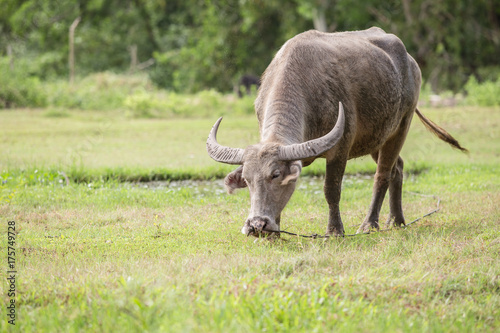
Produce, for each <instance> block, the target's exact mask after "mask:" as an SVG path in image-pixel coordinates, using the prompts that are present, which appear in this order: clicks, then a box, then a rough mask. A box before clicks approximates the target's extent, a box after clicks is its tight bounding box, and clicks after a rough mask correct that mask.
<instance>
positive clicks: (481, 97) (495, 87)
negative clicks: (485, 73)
mask: <svg viewBox="0 0 500 333" xmlns="http://www.w3.org/2000/svg"><path fill="white" fill-rule="evenodd" d="M464 89H465V91H466V92H467V98H466V102H467V104H469V105H478V106H500V76H499V77H498V79H497V80H496V81H485V82H482V83H479V82H478V81H477V79H476V78H475V77H474V76H471V77H470V78H469V81H467V84H466V85H465V87H464Z"/></svg>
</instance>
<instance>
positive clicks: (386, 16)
mask: <svg viewBox="0 0 500 333" xmlns="http://www.w3.org/2000/svg"><path fill="white" fill-rule="evenodd" d="M0 8H1V11H0V46H1V47H0V57H2V61H3V62H2V64H3V65H2V67H1V68H0V69H1V70H2V72H4V73H2V76H5V74H6V73H5V72H6V71H7V68H10V70H11V71H15V70H16V69H17V70H18V71H19V70H20V71H22V72H23V73H26V74H27V75H28V76H29V77H31V78H32V77H36V78H38V79H40V80H42V81H47V80H53V79H57V78H67V77H68V75H69V73H68V49H69V42H68V29H69V27H70V26H71V24H72V23H73V22H74V21H75V19H77V18H81V21H80V23H79V25H78V26H77V28H76V30H75V56H76V61H75V64H76V74H77V76H78V77H84V76H87V75H89V74H91V73H95V72H102V71H113V72H118V73H123V72H128V71H137V70H141V71H146V72H147V73H148V75H149V77H150V78H151V80H152V81H153V82H154V83H155V85H157V86H158V87H161V88H167V89H169V90H171V91H176V92H197V91H200V90H204V89H216V90H218V91H220V92H228V91H230V90H231V89H232V87H233V85H234V83H235V82H236V81H237V79H238V77H240V76H241V75H243V74H246V73H251V74H255V75H260V74H261V73H262V72H263V71H264V69H265V68H266V66H267V65H268V64H269V62H270V61H271V59H272V57H273V56H274V54H275V52H276V51H277V50H278V49H279V47H280V46H281V45H282V44H283V43H284V42H285V41H286V40H287V39H289V38H291V37H292V36H294V35H296V34H297V33H300V32H303V31H305V30H308V29H313V28H317V29H320V30H325V31H331V32H333V31H345V30H358V29H366V28H369V27H371V26H379V27H381V28H383V29H384V30H386V31H387V32H391V33H394V34H396V35H398V36H399V37H400V38H401V39H402V40H403V41H404V43H405V45H406V47H407V49H408V51H409V53H410V54H411V55H412V56H413V57H414V58H415V59H416V60H417V62H418V63H419V65H420V66H421V69H422V72H423V78H424V81H425V82H426V83H427V84H429V85H430V87H431V88H432V90H433V91H435V92H439V91H443V90H452V91H454V92H459V91H460V90H461V89H462V88H463V86H464V84H465V83H466V82H467V81H468V79H469V78H470V77H471V76H474V77H475V79H476V80H477V81H479V82H482V81H487V80H493V81H494V80H497V79H498V73H499V72H500V71H499V68H500V65H499V61H498V59H499V54H500V2H499V1H498V0H440V1H435V0H412V1H410V0H384V1H381V0H363V1H360V0H332V1H327V0H290V1H278V0H266V1H264V0H214V1H208V0H150V1H147V0H90V1H74V0H53V1H41V0H0ZM133 50H136V55H137V59H134V56H133V54H134V51H133ZM151 59H154V63H153V61H152V60H151ZM11 76H12V75H11ZM18 76H19V75H18ZM17 79H18V80H26V77H23V78H17ZM5 80H6V79H4V81H5ZM1 83H2V80H1V79H0V84H1ZM4 83H5V82H4ZM18 86H22V84H20V85H19V84H18ZM21 93H22V92H21ZM4 99H5V98H4ZM4 104H5V103H4ZM33 104H35V105H36V103H33ZM4 106H6V105H4ZM7 106H8V105H7Z"/></svg>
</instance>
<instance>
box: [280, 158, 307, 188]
mask: <svg viewBox="0 0 500 333" xmlns="http://www.w3.org/2000/svg"><path fill="white" fill-rule="evenodd" d="M301 172H302V162H301V161H295V162H293V163H292V164H290V174H289V175H287V176H286V177H285V179H283V181H282V182H281V185H288V183H292V182H296V181H297V179H299V176H300V173H301Z"/></svg>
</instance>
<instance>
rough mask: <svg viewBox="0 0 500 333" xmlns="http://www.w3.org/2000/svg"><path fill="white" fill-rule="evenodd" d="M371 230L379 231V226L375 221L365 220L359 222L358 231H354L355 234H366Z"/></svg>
mask: <svg viewBox="0 0 500 333" xmlns="http://www.w3.org/2000/svg"><path fill="white" fill-rule="evenodd" d="M372 230H375V231H379V230H380V227H379V225H378V222H377V221H371V222H369V221H365V222H363V223H362V224H361V226H360V227H359V229H358V231H356V233H357V234H366V233H370V232H371V231H372Z"/></svg>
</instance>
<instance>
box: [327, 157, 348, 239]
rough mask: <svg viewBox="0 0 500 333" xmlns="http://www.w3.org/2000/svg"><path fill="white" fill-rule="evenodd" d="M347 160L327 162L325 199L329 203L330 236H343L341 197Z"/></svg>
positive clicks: (328, 230)
mask: <svg viewBox="0 0 500 333" xmlns="http://www.w3.org/2000/svg"><path fill="white" fill-rule="evenodd" d="M346 163H347V158H345V159H339V158H337V159H334V160H329V161H327V162H326V177H325V188H324V190H325V197H326V202H328V207H329V216H328V227H327V229H326V234H327V235H328V236H332V235H333V236H343V235H344V225H343V224H342V219H341V217H340V209H339V203H340V195H341V189H342V177H343V176H344V171H345V166H346Z"/></svg>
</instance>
